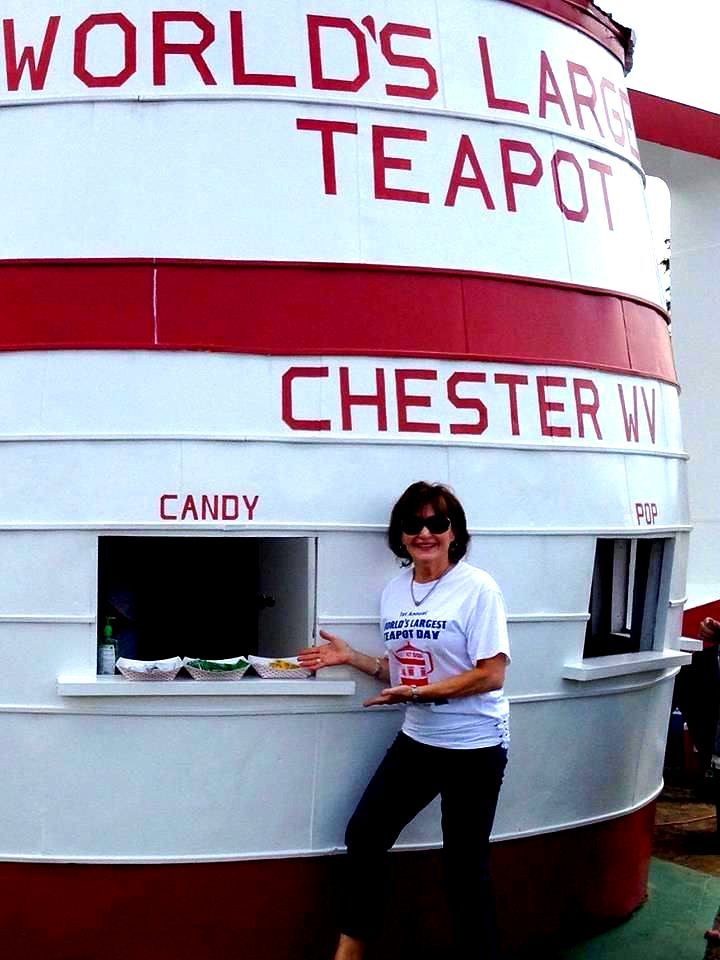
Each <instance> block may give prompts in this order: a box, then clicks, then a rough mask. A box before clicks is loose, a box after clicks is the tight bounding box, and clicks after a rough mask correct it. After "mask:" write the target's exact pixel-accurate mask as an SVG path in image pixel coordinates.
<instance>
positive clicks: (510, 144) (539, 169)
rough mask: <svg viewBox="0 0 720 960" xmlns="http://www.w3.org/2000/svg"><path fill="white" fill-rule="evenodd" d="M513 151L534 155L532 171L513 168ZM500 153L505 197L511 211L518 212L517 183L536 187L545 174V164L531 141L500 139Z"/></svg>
mask: <svg viewBox="0 0 720 960" xmlns="http://www.w3.org/2000/svg"><path fill="white" fill-rule="evenodd" d="M513 153H524V154H525V155H526V156H529V157H532V159H533V164H534V166H533V169H532V172H531V173H519V172H518V171H517V170H513V168H512V163H511V160H510V156H511V154H513ZM500 154H501V156H502V168H503V180H504V181H505V198H506V200H507V208H508V210H509V211H510V213H517V204H516V202H515V184H516V183H519V184H525V185H526V186H528V187H536V186H537V185H538V183H539V182H540V180H541V178H542V175H543V165H542V160H541V159H540V155H539V154H538V152H537V150H536V149H535V147H533V145H532V144H531V143H526V142H525V141H524V140H500Z"/></svg>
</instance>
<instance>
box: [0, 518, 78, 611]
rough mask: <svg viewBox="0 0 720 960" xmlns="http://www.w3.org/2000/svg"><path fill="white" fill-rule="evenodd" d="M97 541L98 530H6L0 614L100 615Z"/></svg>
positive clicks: (0, 555) (1, 544) (1, 547)
mask: <svg viewBox="0 0 720 960" xmlns="http://www.w3.org/2000/svg"><path fill="white" fill-rule="evenodd" d="M95 544H96V537H95V535H94V534H92V533H80V532H72V531H68V532H66V533H64V534H62V535H61V536H58V534H57V533H49V532H42V531H32V532H25V533H23V532H16V533H9V532H6V533H4V534H3V535H2V536H0V571H2V576H1V577H0V619H2V618H10V617H19V618H37V619H43V618H55V617H90V618H94V617H95V608H96V605H97V590H96V586H95V578H96V570H97V558H96V548H95Z"/></svg>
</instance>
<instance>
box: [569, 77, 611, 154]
mask: <svg viewBox="0 0 720 960" xmlns="http://www.w3.org/2000/svg"><path fill="white" fill-rule="evenodd" d="M567 65H568V75H569V77H570V86H571V88H572V95H573V100H574V102H575V116H576V117H577V121H578V123H579V124H580V129H581V130H584V129H585V122H584V121H583V116H582V113H581V112H580V108H581V107H587V109H588V110H589V111H590V113H591V114H592V115H593V119H594V120H595V123H596V124H597V128H598V132H599V134H600V136H601V137H604V136H605V134H604V133H603V128H602V127H601V126H600V121H599V120H598V116H597V113H595V105H596V103H597V93H596V91H595V84H594V83H593V80H592V77H591V76H590V71H589V70H588V68H587V67H583V66H582V64H580V63H573V62H572V60H568V62H567ZM578 77H584V78H585V80H586V81H587V83H588V85H589V87H590V93H580V91H579V90H578V85H577V78H578Z"/></svg>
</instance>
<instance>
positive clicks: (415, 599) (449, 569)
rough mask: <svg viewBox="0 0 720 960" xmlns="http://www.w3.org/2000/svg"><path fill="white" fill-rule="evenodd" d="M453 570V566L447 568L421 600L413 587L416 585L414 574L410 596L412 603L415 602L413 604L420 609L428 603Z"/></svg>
mask: <svg viewBox="0 0 720 960" xmlns="http://www.w3.org/2000/svg"><path fill="white" fill-rule="evenodd" d="M452 568H453V564H450V566H449V567H445V569H444V570H443V572H442V573H441V574H440V576H439V577H438V578H437V580H436V581H435V583H434V584H433V585H432V586H431V587H430V589H429V590H428V592H427V593H426V594H425V595H424V596H422V597H420V599H419V600H418V598H417V597H416V596H415V590H414V588H413V585H414V583H415V573H414V572H413V575H412V577H411V578H410V596H411V597H412V601H413V603H414V604H415V606H416V607H419V606H420V604H421V603H425V601H426V600H427V598H428V597H429V596H430V594H431V593H432V592H433V591H434V590H435V589H436V588H437V587H439V586H440V581H441V580H442V578H443V577H444V576H445V574H446V573H450V571H451V570H452Z"/></svg>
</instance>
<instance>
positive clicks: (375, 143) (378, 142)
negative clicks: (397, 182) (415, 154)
mask: <svg viewBox="0 0 720 960" xmlns="http://www.w3.org/2000/svg"><path fill="white" fill-rule="evenodd" d="M386 140H416V141H420V142H423V143H424V142H425V141H426V140H427V131H426V130H414V129H412V128H411V127H376V126H374V125H373V128H372V148H373V174H374V178H375V199H376V200H404V201H406V202H407V203H430V194H429V193H424V192H422V191H420V190H399V189H397V188H395V187H389V186H388V185H387V182H386V179H385V174H386V171H388V170H412V160H410V159H408V158H407V157H388V156H387V155H386V153H385V141H386Z"/></svg>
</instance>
